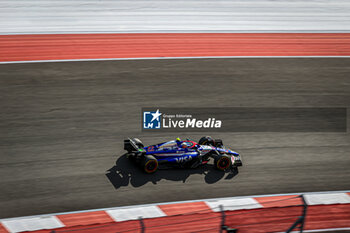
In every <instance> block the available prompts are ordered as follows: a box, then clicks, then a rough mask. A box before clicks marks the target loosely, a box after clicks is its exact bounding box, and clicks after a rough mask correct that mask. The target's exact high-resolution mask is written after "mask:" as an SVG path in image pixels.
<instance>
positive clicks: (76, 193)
mask: <svg viewBox="0 0 350 233" xmlns="http://www.w3.org/2000/svg"><path fill="white" fill-rule="evenodd" d="M349 67H350V59H345V58H343V59H326V58H322V59H321V58H319V59H307V58H304V59H287V58H286V59H203V60H198V59H197V60H196V59H195V60H190V59H188V60H139V61H108V62H73V63H64V62H63V63H37V64H8V65H4V64H3V65H0V77H1V78H0V109H1V112H0V177H1V179H0V189H1V192H0V206H1V208H0V218H5V217H15V216H24V215H33V214H41V213H53V212H62V211H73V210H82V209H93V208H100V207H112V206H123V205H132V204H142V203H154V202H167V201H177V200H190V199H200V198H214V197H227V196H239V195H255V194H271V193H289V192H307V191H327V190H345V189H348V188H349V187H350V173H349V172H348V169H349V166H350V157H349V154H350V144H349V142H350V137H349V134H348V133H283V132H281V133H263V132H259V133H235V132H232V133H212V134H211V135H212V136H214V137H217V138H222V139H223V141H224V143H225V144H227V145H230V146H232V147H233V148H234V149H235V150H237V151H238V152H240V153H241V154H242V156H243V159H244V163H245V164H244V165H245V166H244V167H242V168H241V169H240V170H239V174H237V175H235V176H233V175H230V174H228V173H226V174H224V173H221V172H218V171H215V170H213V169H212V168H211V167H210V166H208V167H207V168H201V169H197V170H161V171H158V172H157V173H156V174H154V175H145V174H143V173H142V172H140V171H139V170H138V169H137V168H135V167H134V166H133V165H132V164H130V163H129V162H128V161H126V160H125V158H124V157H123V156H122V155H123V153H124V152H123V148H122V140H123V139H124V138H126V137H128V136H132V137H139V138H141V139H142V140H143V141H144V143H145V144H149V143H154V142H160V141H164V140H168V139H173V138H174V137H175V136H180V137H182V138H184V137H191V138H193V139H195V140H198V139H199V138H200V137H201V136H203V134H204V133H198V132H197V133H193V134H191V133H187V134H181V135H178V134H167V133H141V129H140V122H139V121H140V112H141V107H146V106H163V107H171V106H177V107H184V106H187V107H190V106H198V107H207V106H216V107H349V105H350V80H349V73H350V70H349ZM348 123H349V120H348Z"/></svg>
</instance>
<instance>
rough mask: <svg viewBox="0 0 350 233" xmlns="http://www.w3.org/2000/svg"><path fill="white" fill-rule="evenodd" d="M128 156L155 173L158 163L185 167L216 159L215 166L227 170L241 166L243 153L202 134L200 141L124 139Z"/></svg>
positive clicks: (145, 169)
mask: <svg viewBox="0 0 350 233" xmlns="http://www.w3.org/2000/svg"><path fill="white" fill-rule="evenodd" d="M124 149H125V150H126V151H127V154H126V156H127V157H128V158H129V159H130V160H132V161H133V162H135V163H136V164H138V165H139V166H140V167H141V168H142V170H144V171H145V172H146V173H154V172H155V171H156V170H157V169H158V167H159V165H166V166H170V167H182V168H197V167H199V166H201V165H204V164H207V163H208V162H209V160H210V158H212V159H214V166H215V168H217V169H219V170H221V171H226V170H228V169H233V170H236V169H237V167H238V166H242V160H241V157H240V155H239V154H238V153H237V152H235V151H233V150H230V149H228V148H225V147H224V145H223V143H222V140H220V139H215V140H214V139H212V138H211V137H209V136H206V137H202V138H201V139H200V140H199V142H198V143H196V142H194V141H191V140H189V139H186V140H184V141H182V140H180V139H179V138H177V139H176V140H172V141H168V142H163V143H159V144H155V145H150V146H144V145H143V143H142V142H141V140H140V139H137V138H132V139H130V138H129V139H127V140H124Z"/></svg>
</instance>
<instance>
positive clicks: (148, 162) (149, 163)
mask: <svg viewBox="0 0 350 233" xmlns="http://www.w3.org/2000/svg"><path fill="white" fill-rule="evenodd" d="M142 168H143V170H144V171H145V172H146V173H148V174H151V173H154V172H155V171H157V168H158V161H157V159H156V158H154V156H152V155H145V158H144V161H143V164H142Z"/></svg>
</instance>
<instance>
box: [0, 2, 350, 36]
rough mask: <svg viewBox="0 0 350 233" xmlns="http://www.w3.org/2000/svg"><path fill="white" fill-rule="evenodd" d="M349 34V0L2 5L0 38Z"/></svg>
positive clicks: (18, 3)
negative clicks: (125, 34) (34, 35)
mask: <svg viewBox="0 0 350 233" xmlns="http://www.w3.org/2000/svg"><path fill="white" fill-rule="evenodd" d="M349 30H350V2H349V1H347V0H323V1H319V0H309V1H301V0H297V1H288V0H250V1H242V0H220V1H213V0H209V1H197V0H188V1H184V0H163V1H154V0H153V1H108V0H102V1H101V0H89V1H86V0H76V1H69V0H42V1H31V0H22V1H11V0H1V1H0V34H22V33H29V34H32V33H91V32H203V31H205V32H215V31H216V32H217V31H221V32H226V31H234V32H237V31H255V32H261V31H282V32H285V31H299V32H301V31H314V32H315V31H320V32H324V31H330V32H335V31H349Z"/></svg>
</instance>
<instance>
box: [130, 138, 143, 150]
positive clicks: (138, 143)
mask: <svg viewBox="0 0 350 233" xmlns="http://www.w3.org/2000/svg"><path fill="white" fill-rule="evenodd" d="M132 140H133V141H134V142H135V144H136V146H138V147H139V148H140V149H142V148H144V147H145V146H144V145H143V143H142V141H141V140H140V139H138V138H133V139H132Z"/></svg>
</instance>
